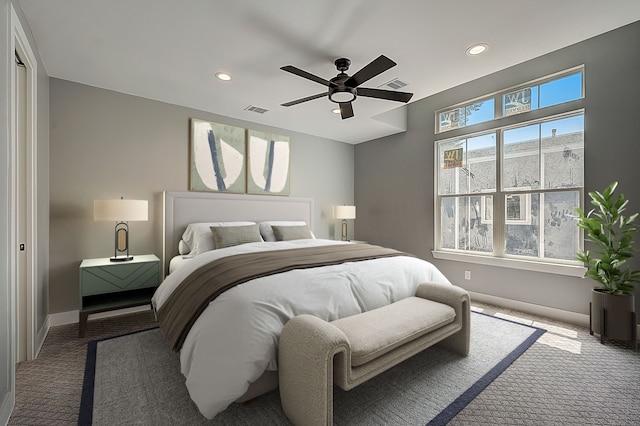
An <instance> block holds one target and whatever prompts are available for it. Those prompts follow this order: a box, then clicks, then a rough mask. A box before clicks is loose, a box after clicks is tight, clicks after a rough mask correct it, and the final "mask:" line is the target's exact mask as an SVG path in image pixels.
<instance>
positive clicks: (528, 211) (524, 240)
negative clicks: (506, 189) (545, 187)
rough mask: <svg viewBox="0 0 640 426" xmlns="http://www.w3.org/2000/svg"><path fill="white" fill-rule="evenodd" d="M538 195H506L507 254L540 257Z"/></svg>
mask: <svg viewBox="0 0 640 426" xmlns="http://www.w3.org/2000/svg"><path fill="white" fill-rule="evenodd" d="M539 200H540V198H539V196H538V194H508V195H505V203H504V204H505V210H506V212H505V214H506V217H508V218H509V217H510V218H511V219H507V220H506V221H505V253H506V254H511V255H517V256H532V257H538V252H539V250H538V241H539V240H538V236H539V234H540V226H539Z"/></svg>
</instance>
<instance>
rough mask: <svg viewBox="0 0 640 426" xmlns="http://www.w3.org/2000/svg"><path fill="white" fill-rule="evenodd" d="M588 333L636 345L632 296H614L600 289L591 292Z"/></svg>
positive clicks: (633, 299) (603, 339) (601, 339)
mask: <svg viewBox="0 0 640 426" xmlns="http://www.w3.org/2000/svg"><path fill="white" fill-rule="evenodd" d="M589 311H590V312H589V332H590V334H591V335H593V334H594V333H595V334H599V335H600V342H601V343H604V341H605V339H612V340H620V341H625V342H628V343H629V344H630V345H633V346H634V347H635V345H636V327H637V326H636V312H635V297H634V295H633V294H624V295H615V294H609V293H607V292H605V291H603V290H601V289H593V290H592V291H591V304H590V309H589Z"/></svg>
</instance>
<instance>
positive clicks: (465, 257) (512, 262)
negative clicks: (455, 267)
mask: <svg viewBox="0 0 640 426" xmlns="http://www.w3.org/2000/svg"><path fill="white" fill-rule="evenodd" d="M431 254H432V255H433V257H434V258H435V259H438V260H452V261H455V262H466V263H476V264H479V265H486V266H498V267H503V268H512V269H521V270H527V271H533V272H544V273H547V274H556V275H566V276H571V277H583V276H584V273H585V271H586V270H587V269H586V268H585V267H584V266H583V265H581V264H579V263H577V262H571V263H569V262H567V263H549V262H541V261H532V260H525V259H515V258H505V257H494V256H491V255H481V254H473V253H459V252H450V251H444V250H432V251H431Z"/></svg>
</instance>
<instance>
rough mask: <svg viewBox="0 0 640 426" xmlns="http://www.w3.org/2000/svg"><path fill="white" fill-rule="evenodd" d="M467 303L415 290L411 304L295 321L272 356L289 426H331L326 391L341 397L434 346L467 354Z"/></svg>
mask: <svg viewBox="0 0 640 426" xmlns="http://www.w3.org/2000/svg"><path fill="white" fill-rule="evenodd" d="M469 321H470V307H469V295H468V294H467V292H466V291H465V290H463V289H461V288H460V287H456V286H453V285H448V284H446V285H445V284H434V283H423V284H420V285H419V286H418V289H417V291H416V295H415V297H409V298H406V299H402V300H399V301H398V302H395V303H392V304H390V305H387V306H383V307H381V308H378V309H374V310H371V311H368V312H363V313H361V314H358V315H353V316H350V317H347V318H342V319H339V320H336V321H332V322H326V321H324V320H321V319H319V318H317V317H314V316H311V315H299V316H296V317H294V318H292V319H291V320H289V321H288V322H287V324H285V327H284V329H283V330H282V334H281V335H280V343H279V349H278V376H279V382H280V399H281V402H282V408H283V409H284V412H285V414H286V415H287V417H289V420H291V421H292V422H293V423H294V424H296V425H305V426H306V425H331V424H333V383H334V382H335V384H337V385H338V386H340V387H341V388H342V389H344V390H349V389H352V388H354V387H356V386H357V385H359V384H361V383H363V382H365V381H367V380H369V379H370V378H372V377H374V376H376V375H378V374H380V373H382V372H383V371H385V370H388V369H389V368H391V367H393V366H394V365H396V364H398V363H400V362H401V361H404V360H405V359H407V358H409V357H411V356H413V355H415V354H417V353H418V352H420V351H422V350H424V349H426V348H428V347H429V346H432V345H434V344H436V343H438V344H440V345H442V346H445V347H447V348H449V349H451V350H454V351H456V352H458V353H460V354H462V355H464V356H466V355H467V354H468V353H469Z"/></svg>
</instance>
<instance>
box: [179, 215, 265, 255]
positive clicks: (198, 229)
mask: <svg viewBox="0 0 640 426" xmlns="http://www.w3.org/2000/svg"><path fill="white" fill-rule="evenodd" d="M255 224H256V223H255V222H201V223H190V224H189V225H188V226H187V229H185V231H184V233H183V234H182V241H184V243H185V245H186V246H187V247H188V248H189V251H188V252H187V253H188V254H190V255H192V256H197V255H199V254H200V253H204V252H207V251H211V250H214V249H215V248H216V245H215V242H214V239H213V234H212V233H211V227H212V226H246V225H255ZM178 248H179V247H178ZM187 253H183V254H187Z"/></svg>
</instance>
